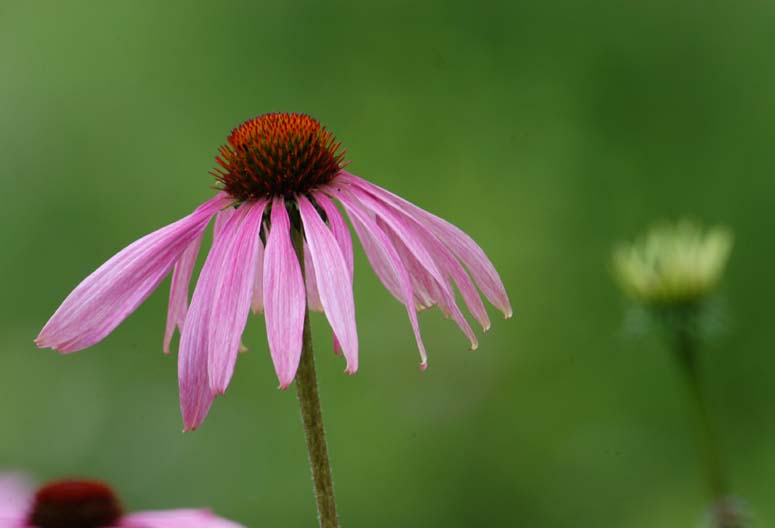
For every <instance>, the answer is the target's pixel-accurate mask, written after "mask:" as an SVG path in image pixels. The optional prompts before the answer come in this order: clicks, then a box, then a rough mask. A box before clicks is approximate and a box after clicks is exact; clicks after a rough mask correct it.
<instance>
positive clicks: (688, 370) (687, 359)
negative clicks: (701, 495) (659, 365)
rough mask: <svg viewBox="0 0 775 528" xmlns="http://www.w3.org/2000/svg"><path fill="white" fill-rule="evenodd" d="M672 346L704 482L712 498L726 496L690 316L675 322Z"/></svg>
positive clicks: (718, 498) (724, 482) (716, 499)
mask: <svg viewBox="0 0 775 528" xmlns="http://www.w3.org/2000/svg"><path fill="white" fill-rule="evenodd" d="M674 333H675V336H674V344H673V346H674V348H675V356H676V358H677V360H678V364H679V366H680V368H681V371H682V373H683V375H684V378H685V380H686V384H687V388H688V390H689V393H690V397H691V399H692V403H693V406H694V409H695V422H696V427H697V433H698V436H699V442H700V450H701V451H702V456H703V459H704V463H705V466H706V472H707V478H708V484H709V486H710V492H711V494H712V496H713V499H714V501H716V502H719V501H721V500H722V499H724V498H725V497H726V494H727V487H726V478H725V476H724V471H723V468H722V464H721V456H720V451H719V448H718V443H717V440H716V434H715V431H714V429H713V426H712V423H711V418H710V413H709V412H708V406H707V403H706V401H705V397H704V395H703V392H702V383H701V380H700V371H699V370H700V369H699V365H698V362H697V348H698V343H697V338H696V335H695V333H694V331H693V329H692V326H691V324H690V317H687V318H685V319H684V320H683V321H681V322H680V323H678V324H676V325H675V330H674Z"/></svg>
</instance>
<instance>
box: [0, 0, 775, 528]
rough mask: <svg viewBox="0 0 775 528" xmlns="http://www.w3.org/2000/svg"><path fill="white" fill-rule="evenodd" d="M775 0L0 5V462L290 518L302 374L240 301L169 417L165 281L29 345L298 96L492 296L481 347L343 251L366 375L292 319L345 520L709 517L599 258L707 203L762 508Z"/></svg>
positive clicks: (690, 443) (723, 352) (743, 446)
mask: <svg viewBox="0 0 775 528" xmlns="http://www.w3.org/2000/svg"><path fill="white" fill-rule="evenodd" d="M773 23H775V4H773V3H772V2H759V1H746V0H744V1H740V2H734V3H733V2H676V1H666V0H656V1H651V2H615V1H613V0H609V1H605V0H600V1H565V2H563V1H559V2H543V3H539V2H523V1H515V2H500V3H488V2H485V3H479V4H477V3H473V2H462V1H457V2H442V1H438V2H399V1H396V2H390V1H389V2H380V3H377V2H373V3H371V2H352V3H350V2H325V3H323V2H320V3H319V2H312V1H309V2H301V1H294V2H276V3H262V2H247V1H245V2H238V1H226V2H210V3H198V2H152V1H135V2H85V1H84V2H76V1H31V2H8V1H6V0H3V1H2V2H1V3H0V79H2V82H0V159H2V171H1V172H0V174H1V175H0V178H2V180H1V181H2V196H3V203H2V207H0V215H2V217H1V218H0V220H1V222H2V229H0V246H1V247H2V251H1V252H0V255H1V256H0V277H2V280H3V281H4V286H3V294H2V303H1V304H0V347H1V348H2V360H1V361H0V467H3V468H17V469H23V470H26V471H29V472H31V473H32V474H34V475H35V476H36V477H37V478H39V479H46V478H51V477H56V476H61V475H87V476H96V477H100V478H103V479H107V480H109V481H111V482H112V483H114V484H115V485H116V486H117V488H118V489H119V490H120V492H121V494H122V497H123V499H124V502H125V503H126V505H127V506H128V507H129V508H130V509H135V510H137V509H148V508H168V507H173V506H205V505H206V506H211V507H213V508H214V509H215V510H216V511H217V512H219V513H221V514H223V515H226V516H229V517H231V518H234V519H236V520H238V521H241V522H243V523H245V524H246V525H247V526H250V527H258V526H294V527H295V526H300V527H301V526H312V525H313V522H314V521H313V519H314V515H315V514H314V502H313V500H312V492H311V484H310V478H309V476H308V469H307V456H306V453H305V450H304V440H303V435H302V430H301V424H300V419H299V412H298V408H297V402H296V397H295V393H294V391H293V390H291V391H285V392H283V391H278V390H277V389H276V386H277V380H276V378H275V375H274V371H273V368H272V365H271V362H270V359H269V355H268V349H267V345H266V336H265V331H264V326H263V320H262V319H260V318H251V320H250V321H249V323H248V329H247V333H246V335H245V342H246V344H247V345H248V346H249V347H250V349H251V350H250V352H249V353H248V354H247V355H244V356H241V358H240V360H239V364H238V367H237V369H236V374H235V377H234V380H233V381H232V384H231V387H230V389H229V392H228V394H227V396H226V397H224V398H220V399H218V400H217V401H216V403H215V405H214V407H213V409H212V411H211V413H210V416H209V418H208V419H207V421H206V422H205V424H204V426H203V427H202V428H201V429H200V430H199V431H197V432H194V433H189V434H182V433H181V429H182V423H181V419H180V416H179V410H178V393H177V380H176V359H175V358H174V357H165V356H164V355H163V354H162V353H161V341H162V334H163V330H164V321H165V316H166V301H167V295H168V281H165V282H164V283H162V286H161V287H160V289H159V290H158V291H157V292H156V293H155V294H154V295H153V296H151V297H150V299H149V300H148V301H147V302H146V303H145V304H144V305H143V306H142V307H141V308H140V309H139V310H138V311H137V312H136V313H135V314H134V315H132V316H131V317H130V318H129V319H128V320H127V321H126V322H125V323H124V324H123V325H121V326H120V327H119V328H118V329H117V330H116V331H115V332H114V333H113V334H112V335H111V336H109V337H108V338H107V339H105V340H104V341H103V342H102V343H100V344H99V345H97V346H95V347H93V348H91V349H88V350H85V351H82V352H79V353H77V354H74V355H72V356H69V357H60V356H58V355H57V354H56V353H54V352H52V351H50V350H38V349H36V348H35V346H34V345H33V342H32V340H33V338H34V337H35V336H36V335H37V333H38V331H39V330H40V328H41V327H42V325H43V324H44V323H45V322H46V320H47V319H48V317H49V316H50V315H51V314H52V313H53V311H54V309H55V308H56V307H57V306H58V305H59V303H60V302H61V301H62V299H63V298H64V297H65V296H66V295H67V293H69V292H70V291H71V290H72V288H73V287H74V286H75V285H76V284H77V283H78V282H79V281H80V280H81V279H83V278H84V277H85V276H86V275H87V274H89V273H90V272H91V271H92V270H94V269H95V268H96V267H97V266H98V265H99V264H101V263H102V262H103V261H105V260H106V259H107V258H108V257H110V256H111V255H112V254H114V253H115V252H117V251H118V250H119V249H121V248H122V247H124V246H125V245H127V244H129V243H130V242H132V241H133V240H135V239H137V238H139V237H140V236H142V235H144V234H146V233H148V232H150V231H152V230H154V229H156V228H158V227H160V226H162V225H164V224H167V223H169V222H171V221H173V220H176V219H178V218H179V217H181V216H183V215H185V214H187V213H188V212H189V211H191V210H192V209H193V208H194V207H195V206H196V205H197V204H199V203H200V202H202V201H204V200H205V199H206V198H207V197H209V196H211V193H212V191H211V190H210V189H209V187H210V186H211V184H212V178H210V177H209V176H208V174H207V172H208V170H209V169H210V168H211V167H212V166H213V156H214V154H215V152H216V148H217V147H218V145H220V144H221V143H222V142H223V141H224V139H225V137H226V135H227V134H228V132H229V131H230V130H231V128H232V127H234V126H236V125H237V124H238V123H240V122H241V121H243V120H245V119H247V118H249V117H252V116H254V115H257V114H261V113H265V112H269V111H298V112H306V113H309V114H311V115H313V116H315V117H317V118H318V119H319V120H320V121H321V122H322V123H323V124H325V125H326V126H327V127H328V128H329V129H331V130H332V131H333V132H334V133H335V134H336V135H337V137H338V138H339V139H340V140H341V141H342V142H343V143H344V144H345V146H346V147H347V151H348V157H349V159H351V160H352V165H351V167H350V168H351V170H352V172H354V173H356V174H358V175H361V176H363V177H365V178H367V179H370V180H372V181H374V182H375V183H378V184H380V185H382V186H384V187H387V188H389V189H391V190H393V191H395V192H397V193H399V194H400V195H402V196H404V197H406V198H407V199H409V200H411V201H413V202H415V203H417V204H419V205H421V206H423V207H425V208H427V209H429V210H431V211H433V212H435V213H437V214H439V215H441V216H443V217H445V218H447V219H449V220H450V221H452V222H453V223H455V224H457V225H458V226H460V227H461V228H463V229H464V230H466V231H467V232H468V233H470V234H471V235H472V236H473V237H474V238H475V239H476V240H477V241H478V242H479V243H480V244H481V246H482V247H483V248H484V249H485V251H487V253H488V254H489V256H490V257H491V259H492V260H493V262H494V263H495V265H496V266H497V267H498V269H499V270H500V272H501V275H502V277H503V280H504V282H505V284H506V287H507V290H508V292H509V294H510V296H511V300H512V304H513V305H514V308H515V317H514V318H513V319H511V320H509V321H503V320H502V318H501V317H500V316H499V315H498V314H497V313H496V311H495V310H491V316H492V318H493V328H492V330H491V331H490V332H489V333H488V334H487V335H485V336H482V337H481V342H480V348H479V350H478V351H476V352H468V351H467V350H466V347H467V342H466V340H465V338H464V337H463V336H462V335H461V334H460V333H458V332H457V330H456V329H455V328H454V325H453V324H452V323H451V322H449V321H446V320H444V318H443V317H442V316H441V315H440V314H439V313H438V312H436V311H434V312H431V313H423V314H422V315H421V325H422V330H423V335H424V338H425V343H426V345H427V348H428V350H429V355H430V367H429V369H428V371H427V372H426V373H424V374H422V373H420V372H419V370H418V368H417V364H418V356H417V352H416V347H415V345H414V343H413V338H412V334H411V330H410V327H409V324H408V321H407V320H406V315H405V312H404V311H403V308H402V307H401V305H399V304H398V303H397V302H396V301H395V300H394V299H393V298H392V297H391V296H390V295H389V294H388V293H387V292H386V291H385V290H384V289H383V288H382V286H381V285H380V284H379V282H378V280H377V279H376V277H375V276H374V274H373V272H372V271H371V270H370V269H369V267H368V264H367V262H366V260H365V257H364V256H363V253H362V252H361V251H360V250H358V253H357V255H356V257H357V260H356V290H355V295H356V305H357V318H358V324H359V334H360V343H361V368H360V371H359V372H358V374H357V375H356V376H353V377H350V376H346V375H344V374H343V373H342V371H343V369H344V363H343V361H342V360H341V358H336V357H334V356H333V355H332V354H331V349H330V341H329V334H328V331H327V330H326V325H325V321H324V320H323V319H322V317H320V316H319V315H316V316H314V317H313V332H314V334H315V342H316V346H317V355H318V369H319V375H320V377H321V380H320V383H321V390H322V397H323V404H324V414H325V418H326V420H327V426H328V433H329V443H330V445H329V447H330V450H331V456H332V460H333V464H334V473H335V475H334V476H335V479H336V491H337V495H338V501H339V506H340V512H341V518H342V524H343V525H344V526H353V527H356V526H372V527H396V526H423V527H447V528H448V527H452V526H461V527H464V526H465V527H467V526H537V527H580V526H581V527H598V526H617V527H666V526H670V527H672V526H676V527H685V526H694V525H695V523H696V522H697V521H698V520H699V519H700V518H701V516H702V512H703V510H704V508H705V507H706V505H707V500H706V499H707V496H706V493H705V488H704V482H703V474H702V468H701V467H700V466H699V463H698V457H697V455H696V453H695V437H694V434H693V433H694V431H693V430H692V428H691V423H690V422H689V420H688V418H687V417H688V416H689V415H688V414H687V404H686V403H687V402H686V401H685V399H684V398H683V396H684V393H683V387H682V385H681V384H680V379H679V378H678V375H677V373H676V372H675V369H674V368H673V367H674V365H673V364H672V362H671V358H670V356H669V354H668V352H667V351H666V350H665V349H664V347H663V346H662V344H661V342H660V341H659V340H658V339H656V338H640V339H635V338H630V337H628V336H626V335H625V334H624V332H623V331H622V328H623V320H624V312H625V302H624V301H623V300H622V299H621V296H620V295H619V293H618V292H617V290H616V289H615V286H614V285H613V283H612V281H611V279H610V273H609V264H608V262H609V261H608V259H609V252H610V249H611V246H612V245H613V244H614V243H615V242H616V241H618V240H621V239H629V238H631V237H633V236H634V235H636V234H637V233H639V232H640V231H641V230H642V229H644V228H645V227H647V226H648V225H650V224H651V223H652V222H654V221H655V220H659V219H662V218H674V217H677V216H684V215H690V216H693V217H695V218H698V219H700V220H702V221H705V222H706V223H710V224H714V223H726V224H728V225H730V226H731V227H732V228H733V229H734V230H735V233H736V246H735V250H734V253H733V256H732V260H731V263H730V267H729V270H728V273H727V276H726V278H725V281H724V283H723V287H722V292H721V295H722V296H723V298H724V300H725V303H726V306H727V310H728V330H727V332H726V335H725V336H724V337H722V338H721V339H718V340H717V341H715V342H714V343H713V344H712V345H711V346H709V347H707V348H706V349H705V350H704V355H703V357H702V362H703V371H704V375H705V383H706V387H707V392H708V397H709V401H710V406H711V409H712V412H713V414H714V419H715V421H716V425H717V428H718V429H719V435H720V438H721V444H722V448H723V450H724V453H725V455H726V458H727V465H728V466H729V471H730V475H731V482H732V488H733V490H734V492H735V494H736V495H737V496H739V497H741V498H743V499H744V500H745V501H746V502H747V503H748V505H749V506H750V509H751V510H752V511H753V513H754V514H755V516H756V519H757V521H758V525H759V526H770V525H772V524H775V501H773V495H772V490H773V486H774V485H775V477H773V475H775V449H773V443H774V442H775V420H773V419H772V411H773V409H774V408H775V391H773V390H772V381H771V378H772V371H773V369H775V356H773V354H772V344H770V345H767V343H768V342H770V343H772V338H773V325H772V322H771V319H772V298H773V295H774V294H775V280H774V279H773V277H774V276H775V275H773V271H772V270H773V264H774V262H773V261H774V259H775V246H774V245H773V243H772V228H773V220H772V217H771V216H770V215H771V214H772V212H773V209H774V208H775V179H774V178H773V170H775V149H774V148H773V145H772V143H773V139H775V99H774V98H773V94H775V61H774V60H773V58H772V57H773V51H775V31H773Z"/></svg>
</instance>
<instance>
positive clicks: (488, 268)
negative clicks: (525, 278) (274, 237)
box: [336, 171, 512, 318]
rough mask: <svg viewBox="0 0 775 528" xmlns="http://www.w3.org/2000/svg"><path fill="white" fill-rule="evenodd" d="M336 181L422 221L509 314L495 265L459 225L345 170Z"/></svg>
mask: <svg viewBox="0 0 775 528" xmlns="http://www.w3.org/2000/svg"><path fill="white" fill-rule="evenodd" d="M336 181H339V182H344V183H349V184H351V185H353V186H355V187H358V188H360V189H362V190H364V191H366V192H368V193H370V194H372V195H374V196H377V197H379V198H381V199H382V200H384V201H389V202H391V203H393V204H395V205H397V206H398V207H400V208H402V209H403V210H404V212H406V213H407V214H408V215H410V216H412V217H414V218H415V219H416V220H417V221H418V222H421V223H424V224H425V225H426V226H427V227H428V229H429V230H430V231H431V232H433V234H434V235H436V237H438V239H439V240H441V241H442V242H443V243H444V244H445V245H446V246H447V247H448V248H449V249H450V250H451V251H452V252H453V253H454V254H455V256H456V257H457V258H459V259H460V261H461V262H462V263H463V264H465V266H466V267H467V268H468V271H469V272H470V273H471V276H472V277H473V278H474V281H475V282H476V285H477V286H478V287H479V289H480V290H481V291H482V293H483V294H484V296H485V297H487V299H488V300H489V301H490V302H491V303H492V304H493V306H495V307H496V308H498V309H499V310H500V311H501V312H503V314H504V316H505V317H506V318H509V317H511V315H512V309H511V303H510V302H509V297H508V295H507V294H506V289H505V288H504V287H503V281H501V278H500V275H498V272H497V271H496V269H495V266H493V265H492V262H490V260H489V259H488V258H487V255H485V253H484V251H482V248H480V247H479V245H478V244H477V243H476V242H474V240H473V239H472V238H471V237H470V236H468V235H467V234H466V233H464V232H463V231H462V230H461V229H460V228H458V227H456V226H454V225H452V224H450V223H449V222H447V221H446V220H444V219H443V218H440V217H438V216H436V215H434V214H432V213H429V212H428V211H426V210H424V209H422V208H420V207H418V206H416V205H414V204H413V203H411V202H409V201H407V200H404V199H403V198H401V197H400V196H398V195H396V194H393V193H391V192H390V191H388V190H386V189H383V188H382V187H379V186H378V185H374V184H373V183H370V182H367V181H366V180H364V179H362V178H359V177H357V176H355V175H353V174H350V173H348V172H346V171H342V172H340V173H339V176H337V180H336Z"/></svg>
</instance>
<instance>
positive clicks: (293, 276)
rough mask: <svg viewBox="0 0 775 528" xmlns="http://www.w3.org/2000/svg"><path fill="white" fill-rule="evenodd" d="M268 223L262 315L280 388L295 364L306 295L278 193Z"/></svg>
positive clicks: (297, 360)
mask: <svg viewBox="0 0 775 528" xmlns="http://www.w3.org/2000/svg"><path fill="white" fill-rule="evenodd" d="M271 224H272V225H271V229H270V231H269V237H268V239H267V241H266V251H265V253H264V310H265V314H264V318H265V319H266V334H267V339H268V341H269V351H270V352H271V354H272V361H273V362H274V368H275V372H276V373H277V377H278V378H279V380H280V388H283V389H284V388H286V387H288V385H290V383H291V382H292V381H293V378H294V377H295V376H296V369H297V368H298V367H299V359H300V358H301V345H302V332H303V330H304V313H305V306H306V298H305V292H304V279H303V278H302V276H301V266H300V265H299V261H298V259H297V258H296V252H295V251H294V249H293V243H292V242H291V234H290V229H291V222H290V219H289V218H288V212H287V211H286V210H285V200H284V199H283V198H282V197H277V198H275V199H274V201H273V203H272V212H271Z"/></svg>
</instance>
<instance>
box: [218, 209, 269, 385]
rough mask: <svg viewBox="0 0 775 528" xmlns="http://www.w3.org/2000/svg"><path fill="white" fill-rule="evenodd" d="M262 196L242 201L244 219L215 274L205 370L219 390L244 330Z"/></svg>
mask: <svg viewBox="0 0 775 528" xmlns="http://www.w3.org/2000/svg"><path fill="white" fill-rule="evenodd" d="M265 207H266V200H260V201H258V202H256V203H249V202H244V203H243V204H242V205H241V206H240V209H242V208H246V209H247V213H245V219H244V220H243V221H242V223H241V224H240V226H239V233H238V234H237V235H236V236H235V237H234V239H233V243H232V244H231V245H230V246H229V247H228V248H227V249H226V252H225V255H224V265H223V266H222V268H221V269H222V273H221V274H220V275H219V276H218V277H217V282H216V284H215V294H214V295H213V303H212V306H211V308H210V323H209V325H208V331H209V341H208V346H207V348H208V361H209V364H208V373H209V378H210V389H211V390H212V391H213V392H215V393H216V394H223V393H224V392H225V391H226V388H227V387H228V386H229V382H230V381H231V376H232V374H233V373H234V364H235V363H236V361H237V353H238V351H239V348H240V339H241V337H242V332H243V331H244V330H245V323H246V322H247V318H248V312H249V311H250V301H251V298H252V296H253V285H254V283H255V273H256V266H255V262H256V256H257V254H258V246H259V245H261V239H260V233H261V223H262V218H263V215H264V208H265Z"/></svg>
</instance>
